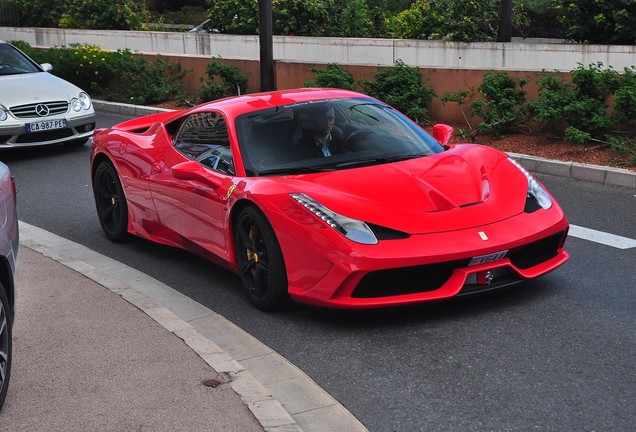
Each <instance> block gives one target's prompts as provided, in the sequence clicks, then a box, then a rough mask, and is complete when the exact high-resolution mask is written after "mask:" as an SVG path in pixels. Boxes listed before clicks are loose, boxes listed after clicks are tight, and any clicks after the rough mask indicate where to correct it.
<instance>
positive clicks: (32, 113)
mask: <svg viewBox="0 0 636 432" xmlns="http://www.w3.org/2000/svg"><path fill="white" fill-rule="evenodd" d="M38 107H39V108H38ZM9 111H11V114H13V115H14V116H15V117H17V118H42V117H48V116H54V115H58V114H64V113H65V112H67V111H68V102H66V101H57V102H42V103H36V104H29V105H20V106H14V107H11V108H10V109H9ZM47 111H48V114H47ZM43 113H44V115H42V114H43Z"/></svg>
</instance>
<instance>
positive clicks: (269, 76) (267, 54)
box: [258, 0, 276, 91]
mask: <svg viewBox="0 0 636 432" xmlns="http://www.w3.org/2000/svg"><path fill="white" fill-rule="evenodd" d="M258 18H259V41H260V44H261V91H271V90H275V89H276V85H275V82H274V48H273V46H274V43H273V42H272V27H273V25H272V0H258Z"/></svg>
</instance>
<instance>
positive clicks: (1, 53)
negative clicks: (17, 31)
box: [0, 43, 42, 76]
mask: <svg viewBox="0 0 636 432" xmlns="http://www.w3.org/2000/svg"><path fill="white" fill-rule="evenodd" d="M32 72H42V70H41V69H40V68H39V67H38V66H37V65H36V64H35V63H33V61H31V59H29V58H28V57H26V56H25V55H24V54H22V53H21V52H20V51H18V50H17V49H15V48H14V47H13V46H11V45H9V44H6V43H0V76H2V75H17V74H25V73H32Z"/></svg>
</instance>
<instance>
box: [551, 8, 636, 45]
mask: <svg viewBox="0 0 636 432" xmlns="http://www.w3.org/2000/svg"><path fill="white" fill-rule="evenodd" d="M556 3H557V10H558V12H559V19H560V21H561V22H562V23H563V24H564V26H565V27H566V28H567V37H569V38H571V39H572V40H574V41H577V42H587V43H596V44H622V45H634V44H636V4H634V0H577V1H572V0H556Z"/></svg>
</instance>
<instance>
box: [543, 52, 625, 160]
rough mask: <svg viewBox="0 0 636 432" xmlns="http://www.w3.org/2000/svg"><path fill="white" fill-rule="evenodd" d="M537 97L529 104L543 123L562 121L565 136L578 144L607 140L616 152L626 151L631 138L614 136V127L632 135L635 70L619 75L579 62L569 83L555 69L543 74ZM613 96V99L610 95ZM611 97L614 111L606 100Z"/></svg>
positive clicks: (609, 70) (600, 67)
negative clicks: (564, 126)
mask: <svg viewBox="0 0 636 432" xmlns="http://www.w3.org/2000/svg"><path fill="white" fill-rule="evenodd" d="M537 84H538V88H539V98H538V100H537V101H536V102H532V103H531V104H530V107H531V109H532V112H533V114H534V116H535V117H536V118H537V119H538V120H540V121H543V122H546V123H550V122H565V123H566V125H567V128H566V130H565V138H566V139H568V140H570V141H572V142H575V143H579V144H586V143H588V142H589V141H590V140H608V142H610V143H611V145H612V147H613V148H615V149H616V150H617V151H620V152H622V153H628V154H629V151H630V150H629V148H630V147H631V148H634V146H635V144H634V142H633V141H631V140H629V139H628V138H626V137H620V139H619V137H618V136H617V135H616V128H617V127H621V126H622V127H623V129H624V132H626V133H632V134H633V129H630V128H633V126H635V125H636V69H634V68H633V67H632V68H626V69H625V71H624V73H623V74H622V75H621V74H619V73H617V72H616V71H615V70H614V69H612V68H611V67H610V68H604V67H603V65H602V64H601V63H596V64H590V65H589V66H587V67H584V66H583V65H579V66H578V67H577V69H575V70H574V71H572V82H571V83H568V82H565V81H564V80H563V79H561V78H559V77H558V76H557V73H556V72H550V73H543V74H542V76H541V77H540V79H539V80H538V81H537ZM612 96H613V98H612ZM611 100H614V107H613V110H611V109H610V106H609V103H610V101H611Z"/></svg>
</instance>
